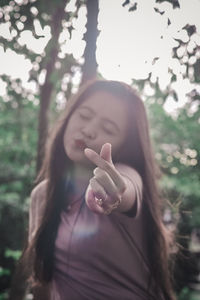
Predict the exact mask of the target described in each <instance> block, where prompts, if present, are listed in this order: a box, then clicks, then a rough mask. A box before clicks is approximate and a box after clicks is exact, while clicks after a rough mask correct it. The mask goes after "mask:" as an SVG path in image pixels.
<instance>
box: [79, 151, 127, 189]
mask: <svg viewBox="0 0 200 300" xmlns="http://www.w3.org/2000/svg"><path fill="white" fill-rule="evenodd" d="M84 153H85V155H86V157H87V158H88V159H89V160H90V161H91V162H92V163H94V164H95V165H96V166H97V167H99V168H101V169H102V170H104V171H106V172H107V173H108V174H109V175H110V177H111V178H112V180H113V181H114V183H115V184H116V186H117V187H118V189H119V191H120V192H121V193H123V192H124V190H125V183H124V181H123V179H122V177H121V175H120V173H119V172H118V171H117V169H116V168H115V166H114V165H113V164H111V163H109V162H108V161H106V160H105V159H103V158H102V157H100V155H99V154H98V153H96V152H95V151H94V150H92V149H89V148H86V149H85V150H84Z"/></svg>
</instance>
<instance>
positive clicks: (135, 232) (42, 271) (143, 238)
mask: <svg viewBox="0 0 200 300" xmlns="http://www.w3.org/2000/svg"><path fill="white" fill-rule="evenodd" d="M156 173H157V171H156V166H155V162H154V157H153V154H152V149H151V144H150V139H149V129H148V122H147V117H146V113H145V108H144V105H143V102H142V101H141V99H140V98H139V96H138V95H137V93H136V92H135V91H134V90H133V89H132V88H131V87H130V86H128V85H126V84H124V83H121V82H116V81H105V80H95V81H92V82H90V83H88V84H87V85H86V86H85V87H83V88H82V89H81V90H80V91H79V93H78V94H77V95H76V96H75V97H74V98H73V99H71V100H70V101H69V102H68V103H67V107H66V111H65V113H64V115H63V116H62V118H61V119H60V120H59V122H58V124H57V127H56V129H55V130H54V134H53V135H52V139H51V144H50V147H49V148H48V150H47V154H46V159H45V162H44V165H43V168H42V171H41V173H40V177H39V184H38V185H37V186H36V187H35V188H34V190H33V191H32V194H31V199H32V202H31V207H30V227H29V229H30V230H29V248H28V250H27V253H28V254H29V257H31V259H32V260H33V278H34V280H35V281H36V282H39V283H40V284H41V286H43V287H47V289H48V293H49V295H48V296H47V299H52V300H67V299H69V300H84V299H85V300H86V299H87V300H93V299H95V300H104V299H112V300H151V299H152V300H153V299H159V300H164V299H169V300H172V299H175V298H174V296H173V293H172V289H171V284H170V276H169V271H168V270H169V269H168V261H169V239H168V234H167V231H166V230H165V228H164V226H163V223H162V217H161V200H160V198H159V194H158V190H157V187H156Z"/></svg>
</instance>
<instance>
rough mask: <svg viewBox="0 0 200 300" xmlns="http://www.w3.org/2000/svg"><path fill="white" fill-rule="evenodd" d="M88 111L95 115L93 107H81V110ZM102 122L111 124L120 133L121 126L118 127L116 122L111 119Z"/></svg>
mask: <svg viewBox="0 0 200 300" xmlns="http://www.w3.org/2000/svg"><path fill="white" fill-rule="evenodd" d="M82 108H83V109H87V110H89V111H90V112H91V113H93V114H95V112H94V110H93V109H92V108H91V107H88V106H81V107H80V109H82ZM102 120H104V121H105V122H109V123H111V124H112V125H113V126H114V127H115V128H116V129H117V130H118V131H120V128H119V126H118V125H117V123H116V122H114V121H112V120H110V119H107V118H103V119H102Z"/></svg>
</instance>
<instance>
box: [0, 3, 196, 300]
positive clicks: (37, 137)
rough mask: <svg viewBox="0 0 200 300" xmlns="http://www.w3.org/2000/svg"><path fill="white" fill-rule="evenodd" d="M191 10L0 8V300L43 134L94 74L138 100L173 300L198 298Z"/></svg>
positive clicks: (16, 254) (159, 6) (18, 245)
mask: <svg viewBox="0 0 200 300" xmlns="http://www.w3.org/2000/svg"><path fill="white" fill-rule="evenodd" d="M199 12H200V0H190V1H188V0H179V1H178V0H148V1H145V0H137V1H131V0H130V1H129V0H126V1H124V0H109V1H107V0H99V1H98V0H71V1H70V0H69V1H67V0H49V1H45V0H15V1H12V0H11V1H8V0H1V1H0V158H1V159H0V241H1V242H0V300H3V299H8V293H9V291H10V287H11V282H12V276H13V274H14V271H15V267H16V264H17V261H18V259H19V258H20V255H21V252H22V249H23V246H24V243H25V241H26V235H27V225H28V207H29V202H30V192H31V189H32V187H33V182H34V179H35V176H36V174H37V171H38V170H39V168H40V166H41V162H42V160H43V157H44V146H45V143H46V140H47V138H48V132H49V131H50V130H51V128H52V127H53V125H54V122H55V120H56V118H57V116H58V115H59V114H60V113H61V111H62V110H63V109H64V108H65V104H66V102H67V101H68V99H69V97H70V96H71V95H72V94H74V93H75V92H76V91H77V90H78V88H79V86H80V85H82V84H83V83H85V82H86V81H87V80H89V79H92V78H95V77H96V76H98V77H99V78H106V79H116V80H121V81H125V82H127V83H129V84H131V85H132V86H134V87H135V88H136V89H137V90H138V91H139V92H140V94H141V96H142V99H143V101H144V103H145V106H146V109H147V113H148V117H149V121H150V127H151V135H152V140H153V145H154V149H155V156H156V160H157V161H158V163H159V166H160V168H161V170H162V173H163V176H162V179H161V180H160V182H159V184H160V186H161V188H162V191H163V195H164V198H165V200H166V201H165V202H166V204H165V209H164V210H163V218H164V221H165V223H166V224H167V226H169V227H171V228H172V229H173V228H176V230H177V241H178V243H179V245H180V247H179V249H180V250H179V255H178V256H177V258H176V260H175V268H174V269H175V271H174V273H173V277H174V287H175V290H176V294H177V299H179V300H198V299H200V186H199V181H200V180H199V179H200V172H199V170H200V166H199V147H200V134H199V126H200V111H199V105H200V17H199ZM28 297H29V296H27V299H28ZM16 299H17V295H16ZM19 299H20V298H19ZM29 299H30V298H29Z"/></svg>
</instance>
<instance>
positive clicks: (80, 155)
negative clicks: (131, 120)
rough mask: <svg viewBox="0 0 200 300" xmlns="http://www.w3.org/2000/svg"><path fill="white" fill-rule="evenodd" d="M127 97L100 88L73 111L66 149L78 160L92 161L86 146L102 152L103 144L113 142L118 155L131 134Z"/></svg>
mask: <svg viewBox="0 0 200 300" xmlns="http://www.w3.org/2000/svg"><path fill="white" fill-rule="evenodd" d="M122 100H123V99H119V98H117V97H115V96H113V95H112V94H110V93H108V92H104V91H98V92H95V93H94V94H92V95H91V96H89V97H88V98H87V99H86V100H84V101H83V102H82V103H81V104H80V105H79V106H78V107H77V108H76V110H75V111H74V112H73V113H72V115H71V117H70V119H69V121H68V124H67V127H66V129H65V133H64V148H65V152H66V154H67V156H68V157H69V158H70V159H71V160H72V161H74V162H75V163H82V164H88V163H89V162H88V160H87V158H86V157H85V155H84V151H83V150H84V149H85V148H91V149H93V150H95V151H96V152H97V153H99V152H100V150H101V147H102V146H103V144H105V143H107V142H109V143H111V145H112V154H113V155H115V154H117V153H118V151H120V148H121V147H123V143H124V141H125V139H126V138H127V134H128V108H127V105H124V103H123V102H124V101H122Z"/></svg>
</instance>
